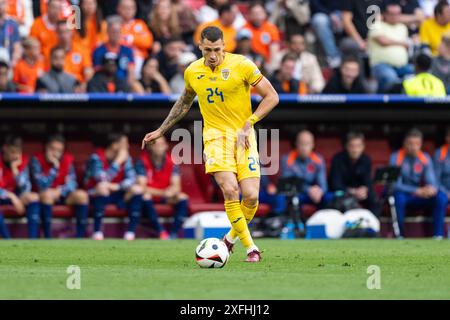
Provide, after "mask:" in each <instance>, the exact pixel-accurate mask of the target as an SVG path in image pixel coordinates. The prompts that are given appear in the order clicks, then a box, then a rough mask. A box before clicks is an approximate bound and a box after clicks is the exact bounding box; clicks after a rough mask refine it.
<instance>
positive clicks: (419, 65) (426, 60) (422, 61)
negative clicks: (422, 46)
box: [414, 53, 433, 72]
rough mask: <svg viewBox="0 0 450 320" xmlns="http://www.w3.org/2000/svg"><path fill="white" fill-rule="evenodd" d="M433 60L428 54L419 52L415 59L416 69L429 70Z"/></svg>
mask: <svg viewBox="0 0 450 320" xmlns="http://www.w3.org/2000/svg"><path fill="white" fill-rule="evenodd" d="M432 62H433V60H432V59H431V57H430V56H429V55H428V54H425V53H419V54H418V55H417V56H416V58H415V59H414V65H415V67H416V71H423V72H425V71H428V70H430V68H431V63H432Z"/></svg>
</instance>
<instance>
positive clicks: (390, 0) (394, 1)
mask: <svg viewBox="0 0 450 320" xmlns="http://www.w3.org/2000/svg"><path fill="white" fill-rule="evenodd" d="M392 6H400V4H399V3H398V0H386V1H385V2H384V3H383V4H382V6H381V12H382V13H386V12H387V11H388V7H392ZM400 7H401V6H400Z"/></svg>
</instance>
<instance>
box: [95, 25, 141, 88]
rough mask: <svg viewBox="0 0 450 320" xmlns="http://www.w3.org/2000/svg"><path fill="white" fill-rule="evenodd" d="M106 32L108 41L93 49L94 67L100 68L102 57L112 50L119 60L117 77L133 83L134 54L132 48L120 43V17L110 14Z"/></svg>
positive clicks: (129, 83) (134, 79)
mask: <svg viewBox="0 0 450 320" xmlns="http://www.w3.org/2000/svg"><path fill="white" fill-rule="evenodd" d="M106 22H107V29H106V32H107V34H108V41H107V42H105V43H104V44H102V45H101V46H99V47H98V48H97V49H95V50H94V53H93V62H94V67H95V68H100V66H101V65H102V59H103V57H104V56H105V54H106V53H107V52H113V53H115V54H117V59H118V61H119V64H118V67H117V77H119V78H120V79H124V80H127V82H128V85H130V86H131V85H133V84H134V82H135V81H136V78H135V76H134V74H135V71H134V70H135V66H134V55H133V50H132V49H131V48H130V47H127V46H125V45H122V44H121V40H122V36H121V33H120V30H121V25H122V18H121V17H119V16H110V17H108V19H107V20H106Z"/></svg>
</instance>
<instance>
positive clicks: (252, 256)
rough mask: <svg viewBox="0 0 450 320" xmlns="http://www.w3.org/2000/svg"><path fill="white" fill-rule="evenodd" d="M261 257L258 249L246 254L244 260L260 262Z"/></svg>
mask: <svg viewBox="0 0 450 320" xmlns="http://www.w3.org/2000/svg"><path fill="white" fill-rule="evenodd" d="M261 259H262V257H261V253H260V252H259V251H258V250H253V251H252V252H249V253H248V254H247V259H245V261H246V262H260V261H261Z"/></svg>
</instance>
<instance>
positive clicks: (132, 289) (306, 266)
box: [0, 239, 450, 300]
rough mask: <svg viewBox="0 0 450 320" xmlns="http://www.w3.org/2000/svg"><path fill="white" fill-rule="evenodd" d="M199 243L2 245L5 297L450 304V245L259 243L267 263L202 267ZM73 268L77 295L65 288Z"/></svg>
mask: <svg viewBox="0 0 450 320" xmlns="http://www.w3.org/2000/svg"><path fill="white" fill-rule="evenodd" d="M197 243H198V241H193V240H175V241H159V240H136V241H133V242H126V241H123V240H105V241H102V242H95V241H91V240H50V241H46V240H39V241H27V240H12V241H0V299H226V300H234V299H450V242H449V241H447V240H444V241H436V240H380V239H377V240H336V241H334V240H324V241H317V240H316V241H310V240H285V241H281V240H258V241H257V244H258V245H259V247H260V248H261V249H263V250H264V253H263V257H264V260H263V261H262V262H261V263H259V264H248V263H245V262H243V259H244V257H245V253H244V250H243V248H242V247H241V245H238V246H237V248H236V250H235V253H234V254H233V256H232V258H231V260H230V261H229V263H228V264H227V265H226V266H225V267H224V268H223V269H200V268H199V267H197V265H196V263H195V260H194V249H195V247H196V245H197ZM70 265H77V266H79V267H80V270H81V289H80V290H69V289H67V287H66V280H67V277H68V276H69V275H68V274H67V268H68V266H70ZM370 265H377V266H379V267H380V271H381V274H380V276H381V278H380V279H381V289H379V290H377V289H374V290H369V289H368V288H367V279H368V277H370V276H371V274H368V270H367V268H368V266H370Z"/></svg>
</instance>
